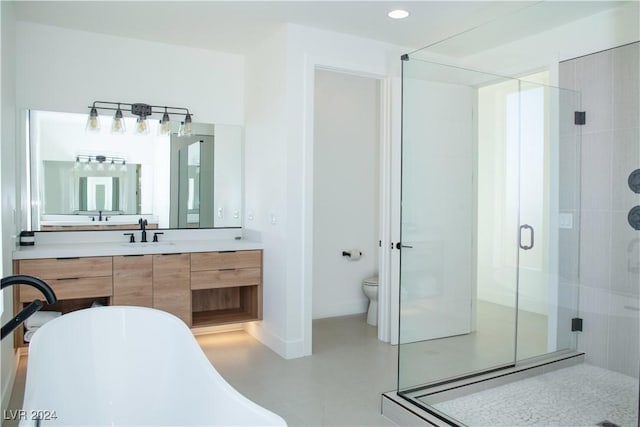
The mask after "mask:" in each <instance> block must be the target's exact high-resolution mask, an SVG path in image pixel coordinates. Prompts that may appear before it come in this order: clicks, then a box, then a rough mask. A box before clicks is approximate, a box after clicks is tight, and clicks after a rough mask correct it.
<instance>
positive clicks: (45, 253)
mask: <svg viewBox="0 0 640 427" xmlns="http://www.w3.org/2000/svg"><path fill="white" fill-rule="evenodd" d="M251 249H262V243H259V242H256V241H252V240H246V239H233V238H231V239H210V240H175V241H173V240H172V241H161V242H157V243H153V242H148V243H140V242H136V243H122V242H96V243H90V242H75V243H44V244H38V243H36V245H34V246H19V247H18V249H16V250H14V251H13V259H38V258H75V257H87V256H114V255H146V254H168V253H186V252H212V251H242V250H251Z"/></svg>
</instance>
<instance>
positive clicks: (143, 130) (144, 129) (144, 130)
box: [136, 116, 149, 135]
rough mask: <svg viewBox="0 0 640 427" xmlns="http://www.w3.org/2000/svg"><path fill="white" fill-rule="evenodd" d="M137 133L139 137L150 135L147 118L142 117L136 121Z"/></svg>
mask: <svg viewBox="0 0 640 427" xmlns="http://www.w3.org/2000/svg"><path fill="white" fill-rule="evenodd" d="M136 133H137V134H138V135H147V134H148V133H149V123H147V118H146V117H145V116H140V117H138V119H137V120H136Z"/></svg>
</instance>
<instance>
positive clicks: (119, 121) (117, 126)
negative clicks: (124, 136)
mask: <svg viewBox="0 0 640 427" xmlns="http://www.w3.org/2000/svg"><path fill="white" fill-rule="evenodd" d="M125 130H126V126H125V123H124V117H123V116H122V110H121V109H120V104H118V109H117V110H116V114H115V115H114V116H113V121H112V122H111V133H124V131H125Z"/></svg>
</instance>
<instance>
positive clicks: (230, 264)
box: [191, 251, 262, 271]
mask: <svg viewBox="0 0 640 427" xmlns="http://www.w3.org/2000/svg"><path fill="white" fill-rule="evenodd" d="M261 264H262V251H233V252H199V253H193V254H191V271H204V270H224V269H230V268H252V267H255V268H260V267H261Z"/></svg>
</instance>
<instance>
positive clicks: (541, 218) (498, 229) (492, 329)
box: [398, 56, 581, 420]
mask: <svg viewBox="0 0 640 427" xmlns="http://www.w3.org/2000/svg"><path fill="white" fill-rule="evenodd" d="M402 77H403V88H402V96H403V101H402V102H403V122H402V205H401V206H402V208H401V209H402V211H401V217H402V224H401V242H402V248H401V270H400V271H401V272H400V276H401V278H400V333H399V342H400V344H399V350H398V359H399V363H398V391H399V394H400V395H401V396H403V397H405V398H407V399H410V400H411V401H412V402H414V403H415V404H418V405H420V406H424V407H425V408H427V409H429V410H430V411H434V412H435V413H436V414H438V411H436V410H435V409H433V407H431V406H430V405H431V404H432V403H435V402H437V401H438V397H437V396H438V393H439V392H440V391H442V390H445V389H447V388H458V387H459V386H460V382H461V381H467V382H469V381H471V382H474V381H476V380H474V378H483V377H482V376H484V377H486V376H487V375H489V374H491V373H494V374H497V375H498V376H499V375H501V374H500V373H501V372H505V370H509V369H511V370H513V369H517V368H518V367H520V366H530V365H531V364H535V363H546V361H548V360H568V359H572V358H575V357H579V353H578V352H577V351H576V350H577V340H578V339H579V332H578V331H579V329H580V318H579V314H578V298H579V294H578V293H579V287H578V271H579V264H578V262H579V261H578V260H579V256H578V255H579V230H580V212H579V209H580V139H581V131H580V124H579V123H580V118H581V116H580V113H579V112H580V94H579V93H577V92H574V91H570V90H565V89H560V88H557V87H551V86H549V85H548V75H547V74H546V73H544V72H542V73H537V74H533V75H530V76H526V77H522V78H520V79H514V78H508V77H502V76H498V75H493V74H488V73H484V72H478V71H473V70H468V69H464V68H459V67H455V66H451V65H443V64H438V63H434V62H430V61H426V60H423V59H421V58H419V57H410V56H405V57H404V58H403V76H402ZM438 415H439V416H442V418H443V419H444V420H449V417H448V416H447V415H446V414H438Z"/></svg>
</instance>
